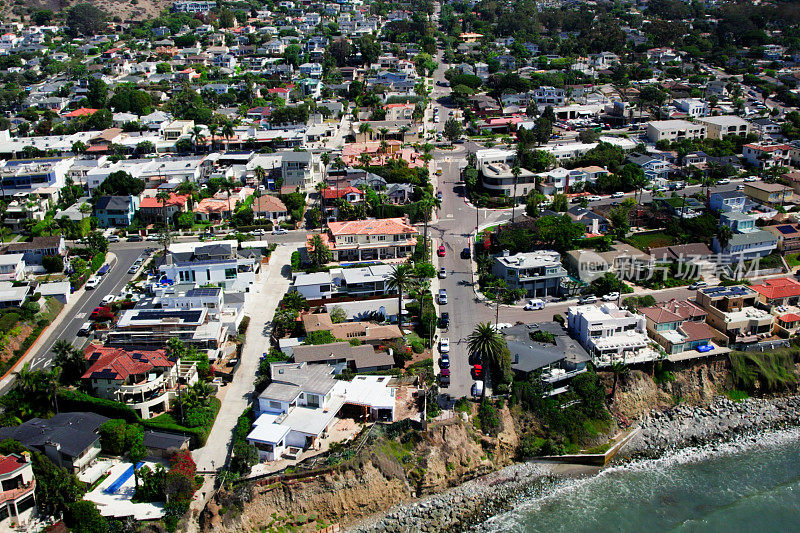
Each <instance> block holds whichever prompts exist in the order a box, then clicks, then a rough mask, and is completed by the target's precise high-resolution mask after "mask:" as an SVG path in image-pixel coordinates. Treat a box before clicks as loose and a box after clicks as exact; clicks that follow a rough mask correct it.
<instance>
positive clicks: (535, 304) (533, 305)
mask: <svg viewBox="0 0 800 533" xmlns="http://www.w3.org/2000/svg"><path fill="white" fill-rule="evenodd" d="M523 309H525V310H526V311H537V310H539V309H544V300H541V299H539V298H535V299H533V300H528V303H526V304H525V307H523Z"/></svg>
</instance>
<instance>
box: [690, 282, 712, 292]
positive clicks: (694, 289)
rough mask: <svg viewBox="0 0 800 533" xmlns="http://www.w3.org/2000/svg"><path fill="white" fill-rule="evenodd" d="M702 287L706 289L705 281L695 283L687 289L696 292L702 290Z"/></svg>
mask: <svg viewBox="0 0 800 533" xmlns="http://www.w3.org/2000/svg"><path fill="white" fill-rule="evenodd" d="M703 287H708V283H707V282H705V281H695V282H694V283H692V284H691V285H689V289H691V290H693V291H696V290H697V289H702V288H703Z"/></svg>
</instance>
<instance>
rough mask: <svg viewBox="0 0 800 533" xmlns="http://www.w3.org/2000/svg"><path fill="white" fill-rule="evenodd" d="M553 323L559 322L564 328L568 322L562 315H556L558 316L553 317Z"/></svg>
mask: <svg viewBox="0 0 800 533" xmlns="http://www.w3.org/2000/svg"><path fill="white" fill-rule="evenodd" d="M553 322H558V323H559V324H561V325H562V326H563V325H564V323H565V322H566V320H564V317H563V316H562V315H559V314H556V315H553Z"/></svg>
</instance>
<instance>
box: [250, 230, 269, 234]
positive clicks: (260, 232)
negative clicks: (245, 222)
mask: <svg viewBox="0 0 800 533" xmlns="http://www.w3.org/2000/svg"><path fill="white" fill-rule="evenodd" d="M266 234H267V230H265V229H262V228H257V229H254V230H253V231H251V232H250V235H266Z"/></svg>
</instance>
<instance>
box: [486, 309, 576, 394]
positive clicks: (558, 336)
mask: <svg viewBox="0 0 800 533" xmlns="http://www.w3.org/2000/svg"><path fill="white" fill-rule="evenodd" d="M501 334H502V335H503V338H504V339H505V341H506V345H507V346H508V350H509V352H510V355H511V368H512V369H513V370H514V372H515V373H517V374H519V375H520V376H523V377H525V378H527V377H528V376H529V375H530V374H531V373H532V372H541V374H540V376H541V378H540V379H541V381H542V386H543V388H544V390H545V393H546V394H547V395H549V396H554V395H556V394H560V393H563V392H567V391H568V390H569V383H570V381H572V378H574V377H575V376H577V375H579V374H583V373H584V372H586V370H587V368H586V363H587V362H588V361H590V360H591V358H590V357H589V354H588V353H587V352H586V350H585V349H584V348H583V346H581V345H580V343H579V342H578V341H577V340H575V339H573V338H572V337H570V336H569V335H568V334H567V332H566V331H564V328H563V327H562V326H561V324H557V323H555V322H541V323H538V324H517V325H516V326H512V327H508V328H503V330H502V331H501ZM550 338H552V339H553V340H552V342H549V341H548V339H550Z"/></svg>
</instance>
